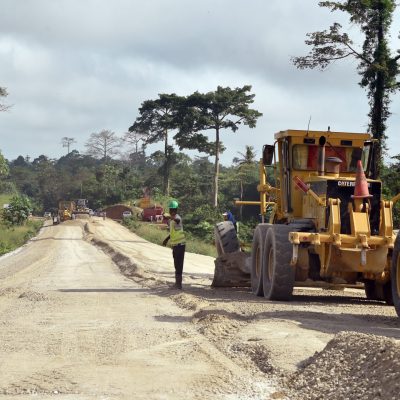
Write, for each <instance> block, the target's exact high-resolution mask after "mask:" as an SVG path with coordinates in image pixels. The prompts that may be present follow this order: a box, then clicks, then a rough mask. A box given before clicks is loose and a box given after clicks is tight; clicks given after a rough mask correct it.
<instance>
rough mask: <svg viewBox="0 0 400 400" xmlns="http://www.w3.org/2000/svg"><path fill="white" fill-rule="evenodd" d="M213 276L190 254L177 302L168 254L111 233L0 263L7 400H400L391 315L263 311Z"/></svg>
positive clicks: (351, 309) (323, 306) (0, 376)
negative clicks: (215, 283)
mask: <svg viewBox="0 0 400 400" xmlns="http://www.w3.org/2000/svg"><path fill="white" fill-rule="evenodd" d="M82 226H84V228H85V234H84V235H83V236H82V230H81V227H82ZM91 244H95V245H96V246H97V247H100V248H101V250H102V251H99V250H98V249H97V248H95V247H94V246H92V245H91ZM104 252H105V253H106V254H104ZM110 258H111V259H112V260H113V261H114V263H115V264H114V263H112V262H111V260H110ZM213 269H214V263H213V259H212V258H210V257H204V256H199V255H194V254H187V257H186V259H185V267H184V290H183V291H176V290H171V289H170V287H169V286H170V284H171V283H172V281H173V275H174V274H173V266H172V255H171V250H170V249H166V248H164V247H161V246H157V245H154V244H151V243H148V242H146V241H145V240H143V239H141V238H138V237H137V236H136V235H134V234H132V233H131V232H129V231H128V230H127V229H126V228H124V227H122V226H121V225H119V224H117V223H114V222H112V221H109V220H106V221H103V220H101V219H97V218H94V219H92V220H91V221H89V222H87V221H74V222H72V221H71V222H70V223H65V224H61V225H60V226H57V227H48V228H46V229H45V231H44V233H42V235H41V236H39V237H38V238H36V239H35V240H33V241H32V243H31V244H29V245H28V246H26V247H25V248H23V249H22V250H21V251H19V252H17V253H16V254H14V255H11V256H8V257H6V258H0V398H10V397H11V396H12V398H13V399H18V400H19V399H27V398H30V397H32V396H36V398H40V399H46V400H47V399H50V398H54V396H57V398H61V399H64V398H65V399H73V400H77V399H98V398H107V399H123V398H126V399H132V398H135V399H136V398H137V399H140V398H143V399H174V400H175V399H180V398H182V399H185V400H186V399H197V398H198V399H220V400H239V399H240V400H250V399H252V400H267V399H281V400H303V399H339V400H342V399H343V400H344V399H349V400H350V399H351V400H353V399H367V400H369V399H374V400H375V399H379V398H382V399H389V400H390V399H399V398H400V396H399V395H398V393H399V392H400V391H399V387H398V384H397V382H398V381H399V379H398V378H399V376H398V375H399V372H398V371H399V370H400V368H399V360H400V354H399V353H398V352H399V344H398V343H399V342H398V340H399V339H400V323H399V318H398V317H397V315H396V313H395V311H394V308H393V307H389V306H386V305H384V304H383V303H382V302H378V301H370V300H367V299H366V298H365V295H364V292H363V291H362V290H356V289H351V290H344V291H334V290H320V289H295V292H294V297H293V301H291V302H270V301H265V299H264V298H260V297H256V296H254V295H253V294H251V293H250V291H249V290H248V289H230V288H226V289H222V288H217V289H213V288H211V287H210V284H211V281H212V275H213ZM176 382H179V384H178V385H177V383H176ZM102 396H103V397H102Z"/></svg>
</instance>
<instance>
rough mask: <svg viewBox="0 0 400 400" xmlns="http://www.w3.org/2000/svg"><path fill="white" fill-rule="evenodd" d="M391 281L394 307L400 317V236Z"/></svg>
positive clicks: (394, 254)
mask: <svg viewBox="0 0 400 400" xmlns="http://www.w3.org/2000/svg"><path fill="white" fill-rule="evenodd" d="M391 279H392V297H393V305H394V308H395V309H396V312H397V315H398V316H399V317H400V236H397V238H396V242H395V244H394V249H393V256H392V271H391Z"/></svg>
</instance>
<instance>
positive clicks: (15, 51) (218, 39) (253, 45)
mask: <svg viewBox="0 0 400 400" xmlns="http://www.w3.org/2000/svg"><path fill="white" fill-rule="evenodd" d="M0 5H1V7H0V9H1V13H0V86H3V87H6V88H7V90H8V92H9V96H8V97H7V98H6V102H7V103H8V104H12V105H13V106H12V108H11V109H10V111H9V112H5V113H1V114H0V135H1V136H0V137H1V142H0V149H1V151H2V152H3V154H4V156H5V157H6V158H8V159H10V160H11V159H14V158H16V157H17V156H18V155H24V156H25V155H29V156H31V157H32V158H34V157H37V156H39V155H40V154H45V155H47V156H49V157H51V158H53V157H54V158H58V157H60V156H61V155H63V154H65V153H66V149H65V148H63V147H62V145H61V138H62V137H64V136H67V137H72V138H75V140H76V141H77V143H76V144H74V145H73V148H75V149H77V150H79V151H80V152H84V151H85V147H84V144H85V142H86V141H87V139H88V138H89V136H90V134H91V133H92V132H99V131H100V130H102V129H110V130H112V131H114V132H116V134H118V135H122V134H123V133H124V132H126V131H127V129H128V127H129V126H130V125H131V124H132V123H133V121H134V120H135V118H136V117H137V115H138V108H139V106H140V104H141V103H142V102H143V101H144V100H147V99H155V98H157V96H158V94H159V93H177V94H179V95H188V94H191V93H193V92H194V91H196V90H198V91H200V92H208V91H211V90H215V89H216V88H217V86H218V85H222V86H230V87H241V86H243V85H246V84H250V85H252V87H253V89H252V91H253V93H255V95H256V97H255V102H254V104H253V107H254V108H256V109H258V110H259V111H260V112H262V113H263V117H262V118H260V120H259V122H258V124H257V127H256V128H255V129H248V128H241V129H240V130H239V131H238V132H236V133H230V132H228V131H227V132H224V133H223V134H222V140H223V142H224V144H225V146H226V147H227V150H226V151H225V153H224V155H223V156H222V162H223V163H224V164H229V163H230V162H231V160H232V158H233V157H234V156H235V155H237V152H238V151H241V152H243V150H244V146H245V145H246V144H248V145H253V146H254V147H255V149H256V150H258V154H260V149H261V146H262V145H263V144H265V143H272V141H273V134H274V133H275V132H277V131H279V130H283V129H288V128H293V129H306V128H307V124H308V120H309V118H310V116H311V117H312V119H311V129H314V130H325V129H327V127H328V125H329V126H331V129H332V130H336V131H341V130H343V131H352V132H363V131H365V130H366V127H367V122H368V118H367V113H368V103H367V98H366V93H365V91H364V90H363V89H361V88H360V87H359V86H358V85H357V82H358V80H359V78H358V76H357V74H356V63H355V61H346V62H341V63H337V64H335V65H333V66H331V67H329V68H328V70H327V71H325V72H319V71H317V70H311V71H299V70H296V68H295V67H294V66H293V65H292V64H291V62H290V57H291V56H297V55H303V54H305V53H306V52H307V47H306V46H305V45H304V39H305V35H306V33H307V32H312V31H316V30H322V29H325V28H327V27H328V26H329V25H330V23H331V22H332V21H341V22H343V23H344V24H345V23H346V18H345V15H343V14H341V13H333V14H332V13H330V12H329V11H328V10H327V9H322V8H319V7H318V1H317V0H286V1H282V0H268V1H267V0H246V1H245V0H201V1H196V0H0ZM399 12H400V10H398V11H397V13H399ZM398 16H399V14H397V20H400V18H398ZM398 22H399V21H397V22H396V23H397V25H394V27H393V35H392V48H395V49H398V48H400V45H399V40H398V38H397V36H398V33H399V30H400V24H399V23H398ZM350 33H351V35H352V36H354V38H356V40H361V36H360V35H359V33H358V30H357V28H356V27H354V26H353V27H350ZM399 105H400V101H399V95H397V96H396V97H395V98H394V102H393V103H392V109H391V110H392V113H393V115H392V116H391V118H390V120H389V123H388V125H389V129H388V136H389V142H388V144H389V148H390V150H389V153H390V155H395V154H398V153H400V135H399V134H398V132H399V131H400V121H399V118H400V116H399V113H398V110H399Z"/></svg>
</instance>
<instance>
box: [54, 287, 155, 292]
mask: <svg viewBox="0 0 400 400" xmlns="http://www.w3.org/2000/svg"><path fill="white" fill-rule="evenodd" d="M57 291H58V292H62V293H138V292H148V291H149V289H147V288H129V289H128V288H127V289H111V288H110V289H109V288H99V289H58V290H57Z"/></svg>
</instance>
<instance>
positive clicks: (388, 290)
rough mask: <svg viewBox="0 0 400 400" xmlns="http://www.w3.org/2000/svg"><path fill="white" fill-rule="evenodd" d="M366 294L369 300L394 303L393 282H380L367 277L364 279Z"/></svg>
mask: <svg viewBox="0 0 400 400" xmlns="http://www.w3.org/2000/svg"><path fill="white" fill-rule="evenodd" d="M364 289H365V296H366V297H367V299H368V300H379V301H385V302H386V304H388V305H390V306H392V305H393V295H392V285H391V282H390V281H389V282H386V283H380V282H376V281H374V280H370V279H366V280H365V281H364Z"/></svg>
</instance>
